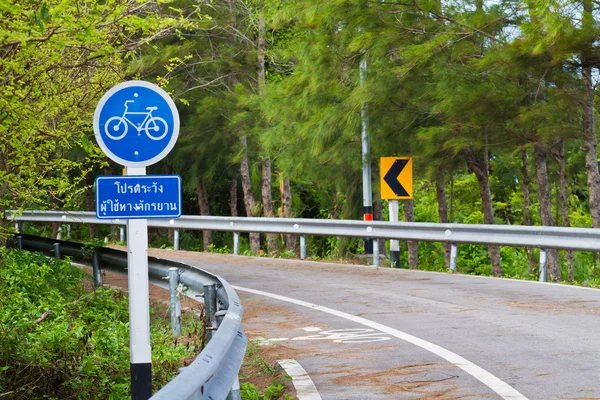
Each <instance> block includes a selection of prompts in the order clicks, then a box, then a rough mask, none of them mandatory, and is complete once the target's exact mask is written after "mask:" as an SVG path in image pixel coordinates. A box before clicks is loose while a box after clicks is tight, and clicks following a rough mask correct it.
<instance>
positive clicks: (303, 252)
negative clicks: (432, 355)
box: [300, 235, 306, 260]
mask: <svg viewBox="0 0 600 400" xmlns="http://www.w3.org/2000/svg"><path fill="white" fill-rule="evenodd" d="M300 258H301V259H302V260H304V259H305V258H306V236H305V235H300Z"/></svg>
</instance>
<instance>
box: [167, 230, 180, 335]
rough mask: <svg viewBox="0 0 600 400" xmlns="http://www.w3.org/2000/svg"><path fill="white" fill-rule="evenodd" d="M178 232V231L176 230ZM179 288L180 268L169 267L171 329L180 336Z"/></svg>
mask: <svg viewBox="0 0 600 400" xmlns="http://www.w3.org/2000/svg"><path fill="white" fill-rule="evenodd" d="M176 232H177V231H176ZM178 288H179V268H177V267H171V268H169V293H170V295H171V296H170V300H171V303H170V307H169V309H170V310H171V329H173V335H174V336H175V337H176V338H178V337H179V336H181V299H180V298H179V293H178Z"/></svg>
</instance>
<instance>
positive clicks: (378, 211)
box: [371, 163, 386, 256]
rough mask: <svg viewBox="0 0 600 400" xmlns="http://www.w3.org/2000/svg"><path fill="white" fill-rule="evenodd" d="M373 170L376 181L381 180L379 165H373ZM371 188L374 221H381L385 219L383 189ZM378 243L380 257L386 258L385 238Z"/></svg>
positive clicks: (378, 240) (373, 186)
mask: <svg viewBox="0 0 600 400" xmlns="http://www.w3.org/2000/svg"><path fill="white" fill-rule="evenodd" d="M371 168H372V169H373V174H372V176H373V177H376V179H379V163H373V165H372V167H371ZM371 187H372V188H373V220H374V221H381V220H382V219H383V210H382V207H383V205H382V203H383V201H382V200H381V189H380V188H379V185H371ZM377 243H379V245H378V247H379V255H380V256H385V255H386V250H385V238H378V239H377Z"/></svg>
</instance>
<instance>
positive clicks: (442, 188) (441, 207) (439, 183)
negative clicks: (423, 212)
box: [435, 173, 450, 268]
mask: <svg viewBox="0 0 600 400" xmlns="http://www.w3.org/2000/svg"><path fill="white" fill-rule="evenodd" d="M435 194H436V198H437V203H438V215H439V218H440V224H447V223H448V203H446V184H445V182H444V174H443V173H440V174H438V175H437V176H436V178H435ZM443 245H444V260H445V262H446V268H450V242H444V243H443Z"/></svg>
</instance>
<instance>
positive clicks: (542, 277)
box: [540, 249, 548, 282]
mask: <svg viewBox="0 0 600 400" xmlns="http://www.w3.org/2000/svg"><path fill="white" fill-rule="evenodd" d="M547 260H548V249H540V282H546V280H547V275H548V271H547V270H546V261H547Z"/></svg>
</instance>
